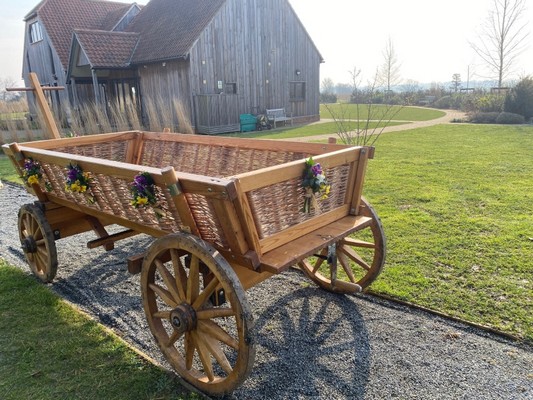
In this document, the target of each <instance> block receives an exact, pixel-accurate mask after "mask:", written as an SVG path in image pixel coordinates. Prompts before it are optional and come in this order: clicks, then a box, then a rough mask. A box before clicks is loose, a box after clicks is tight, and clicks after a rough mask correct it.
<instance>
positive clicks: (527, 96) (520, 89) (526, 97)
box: [504, 77, 533, 121]
mask: <svg viewBox="0 0 533 400" xmlns="http://www.w3.org/2000/svg"><path fill="white" fill-rule="evenodd" d="M504 110H505V111H508V112H511V113H515V114H520V115H522V116H523V117H524V118H525V120H527V121H529V120H530V119H531V118H533V78H531V77H525V78H523V79H522V80H521V81H520V82H518V84H517V85H516V86H515V87H514V88H513V89H511V91H510V92H509V93H508V94H507V96H506V98H505V103H504Z"/></svg>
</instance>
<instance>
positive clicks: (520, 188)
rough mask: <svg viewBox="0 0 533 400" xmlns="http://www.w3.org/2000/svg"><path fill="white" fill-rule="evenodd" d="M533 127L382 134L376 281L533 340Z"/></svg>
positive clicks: (394, 292) (369, 184) (373, 169)
mask: <svg viewBox="0 0 533 400" xmlns="http://www.w3.org/2000/svg"><path fill="white" fill-rule="evenodd" d="M532 158H533V127H530V126H524V125H522V126H518V127H511V126H501V125H499V126H475V125H474V126H472V125H468V126H465V125H438V126H434V127H430V128H424V129H416V130H411V131H403V132H402V134H401V135H397V134H383V135H382V137H381V138H380V143H379V146H378V149H377V152H376V156H375V158H374V159H373V160H372V161H370V163H369V166H368V172H367V177H366V179H365V195H366V196H367V198H368V200H369V201H370V203H371V204H372V205H373V206H374V207H375V209H376V211H377V212H378V214H379V216H380V218H381V220H382V222H383V226H384V229H385V234H386V236H387V242H388V249H387V250H388V251H387V263H386V266H385V269H384V272H383V273H382V274H381V275H380V277H379V278H378V279H377V280H376V282H375V283H374V284H373V285H372V289H373V290H374V291H377V292H381V293H385V294H388V295H391V296H393V297H397V298H400V299H403V300H407V301H411V302H414V303H416V304H420V305H422V306H426V307H429V308H432V309H435V310H439V311H442V312H445V313H447V314H451V315H454V316H457V317H460V318H463V319H466V320H469V321H472V322H476V323H480V324H484V325H488V326H492V327H494V328H497V329H499V330H502V331H505V332H509V333H512V334H515V335H517V336H521V337H524V338H527V339H528V340H530V341H531V340H533V313H531V312H530V310H531V309H532V307H533V280H532V279H531V271H533V258H532V257H531V251H532V246H533V241H532V238H533V230H532V227H533V191H531V189H530V188H531V187H533V175H532V174H531V173H530V170H531V159H532Z"/></svg>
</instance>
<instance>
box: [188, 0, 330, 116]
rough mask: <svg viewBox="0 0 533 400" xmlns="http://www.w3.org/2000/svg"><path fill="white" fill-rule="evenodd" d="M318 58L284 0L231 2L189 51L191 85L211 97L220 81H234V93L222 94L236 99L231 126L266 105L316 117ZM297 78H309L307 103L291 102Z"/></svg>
mask: <svg viewBox="0 0 533 400" xmlns="http://www.w3.org/2000/svg"><path fill="white" fill-rule="evenodd" d="M320 62H321V58H320V54H319V53H318V51H317V49H316V47H315V46H314V44H313V42H312V41H311V40H310V38H309V36H308V34H307V32H306V31H305V29H304V27H303V25H302V24H301V23H300V21H299V19H298V18H297V16H296V14H295V13H294V11H293V10H292V8H291V7H290V6H289V4H288V2H287V1H286V0H269V1H264V0H228V1H227V3H226V4H225V5H224V6H223V7H222V8H221V10H220V12H219V13H218V14H217V16H216V17H215V18H214V20H213V21H212V23H211V24H210V25H209V26H208V28H207V29H206V30H205V31H204V32H203V33H202V34H201V36H200V38H199V40H198V41H197V42H196V44H195V45H194V46H193V48H192V50H191V54H190V65H191V73H190V85H191V89H192V91H193V93H194V94H199V95H207V94H214V93H219V87H218V82H219V81H221V82H222V86H223V87H224V86H225V84H226V83H235V84H236V87H237V93H236V94H235V95H226V94H220V96H230V97H233V102H234V103H235V104H234V106H232V107H230V108H228V111H229V112H231V115H230V118H231V121H226V123H228V122H229V125H231V124H232V123H233V124H238V123H239V114H243V113H251V112H258V113H264V112H265V110H266V109H268V108H282V107H284V108H285V109H286V111H287V113H292V115H293V116H294V117H298V116H301V117H312V118H314V117H316V118H318V115H319V80H320V77H319V69H320ZM297 70H298V71H300V74H299V75H297V74H296V71H297ZM293 81H302V82H305V85H306V90H305V92H306V93H305V99H304V100H303V101H291V100H290V96H289V87H290V82H293ZM224 101H225V102H226V103H228V100H227V99H224Z"/></svg>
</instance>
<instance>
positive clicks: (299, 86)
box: [289, 81, 305, 101]
mask: <svg viewBox="0 0 533 400" xmlns="http://www.w3.org/2000/svg"><path fill="white" fill-rule="evenodd" d="M289 100H290V101H303V100H305V82H301V81H298V82H289Z"/></svg>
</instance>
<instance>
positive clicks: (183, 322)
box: [170, 303, 198, 333]
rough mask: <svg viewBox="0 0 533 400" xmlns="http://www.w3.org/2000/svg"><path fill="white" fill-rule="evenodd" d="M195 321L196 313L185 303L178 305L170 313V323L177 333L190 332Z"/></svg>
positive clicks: (194, 326)
mask: <svg viewBox="0 0 533 400" xmlns="http://www.w3.org/2000/svg"><path fill="white" fill-rule="evenodd" d="M197 321H198V319H197V317H196V311H194V309H193V308H192V307H191V306H190V304H187V303H182V304H180V305H179V306H177V307H176V308H175V309H174V310H172V311H171V313H170V323H171V324H172V326H173V327H174V329H175V330H176V331H178V332H179V333H185V332H190V331H192V330H193V329H195V328H196V323H197Z"/></svg>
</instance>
